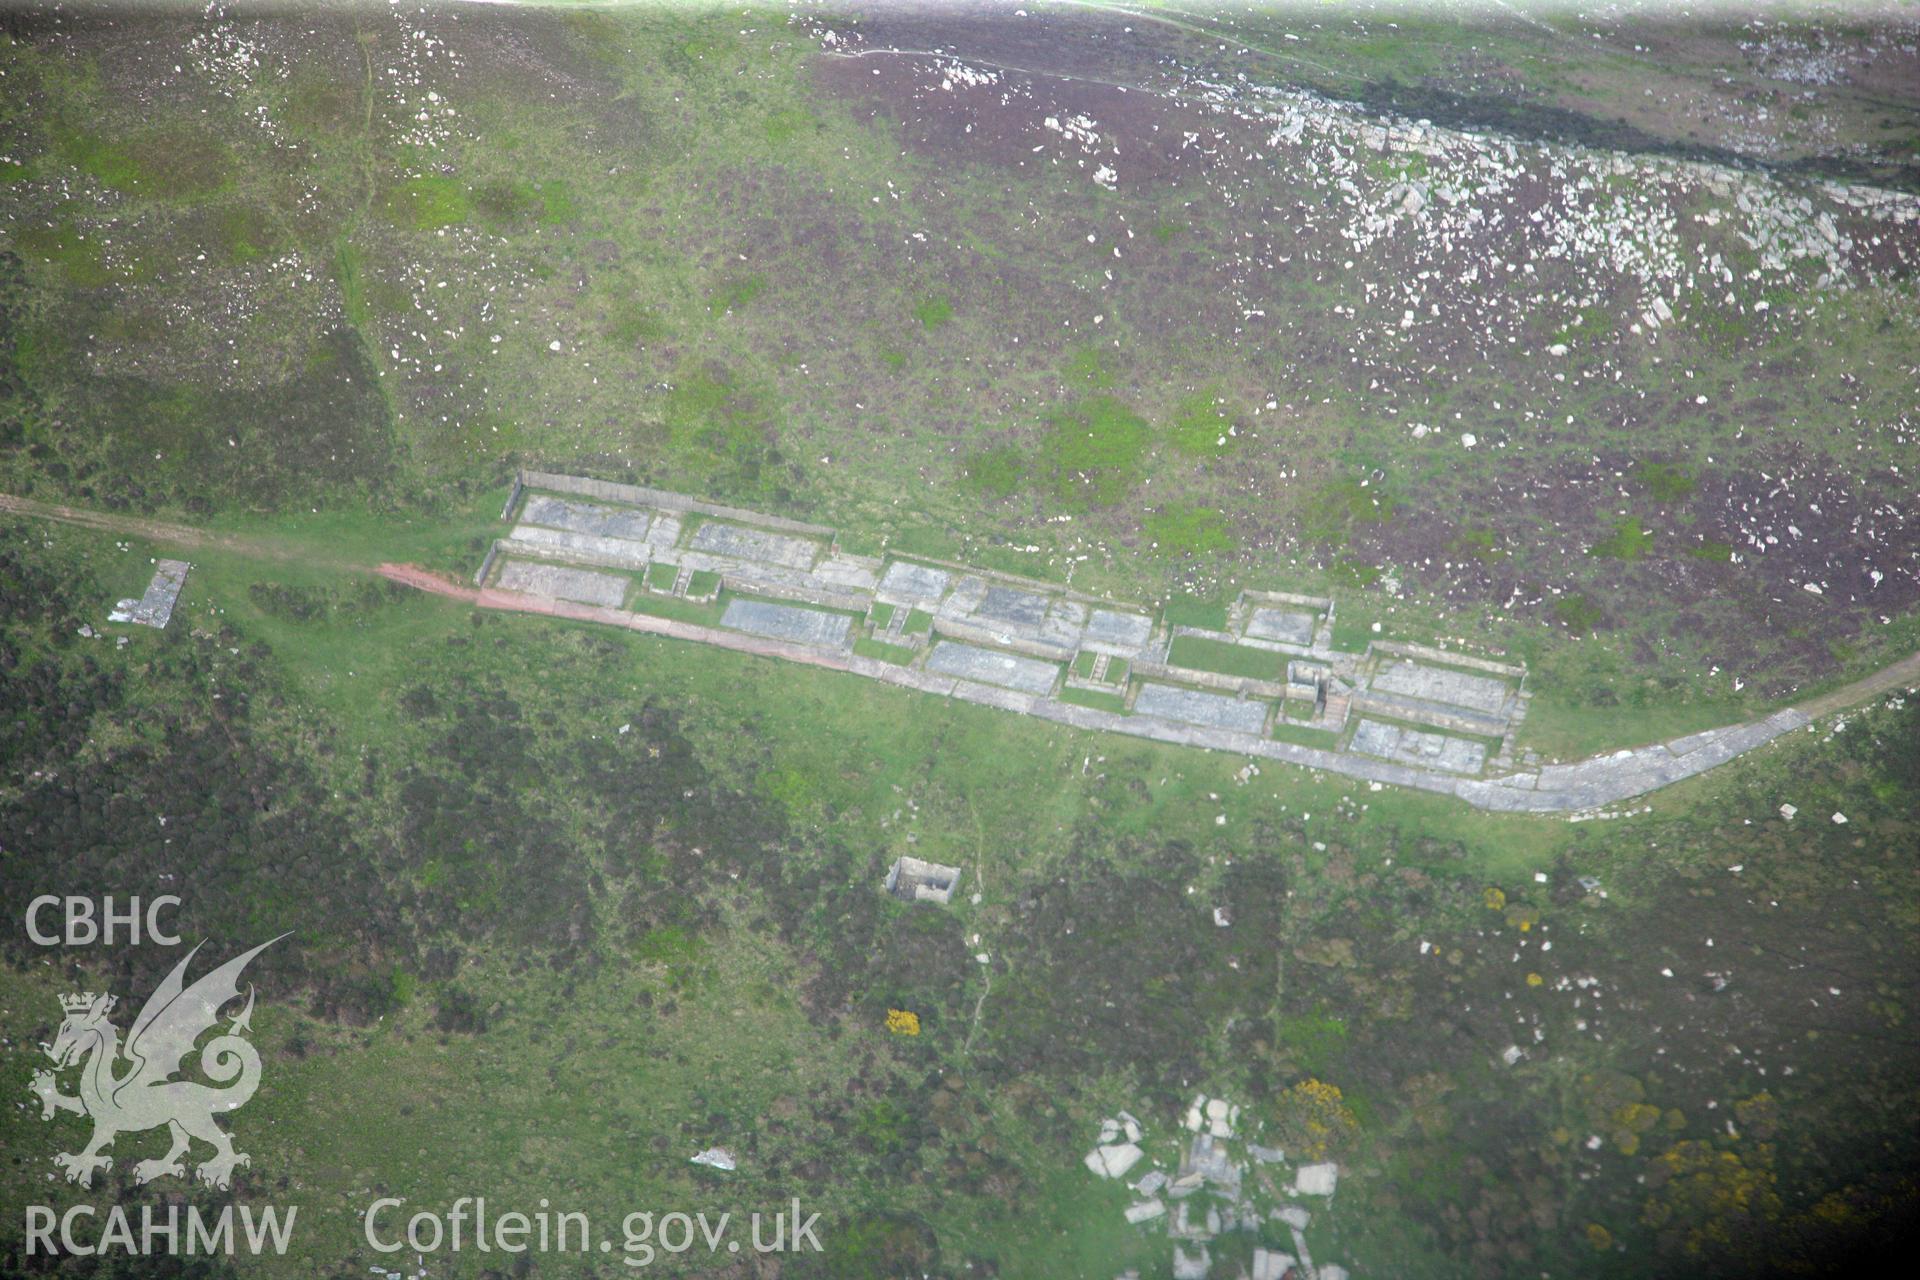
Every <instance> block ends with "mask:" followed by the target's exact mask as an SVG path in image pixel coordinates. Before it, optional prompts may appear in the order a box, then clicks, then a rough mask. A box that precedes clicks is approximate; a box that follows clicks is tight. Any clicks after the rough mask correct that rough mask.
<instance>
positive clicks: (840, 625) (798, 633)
mask: <svg viewBox="0 0 1920 1280" xmlns="http://www.w3.org/2000/svg"><path fill="white" fill-rule="evenodd" d="M720 625H721V626H723V627H729V628H731V629H733V630H735V631H744V632H746V633H747V634H748V635H755V636H765V637H767V638H768V639H769V640H786V641H789V642H791V643H793V644H805V645H812V646H814V647H816V648H821V649H844V648H846V647H847V645H848V643H849V641H848V637H849V636H850V635H851V634H852V631H853V619H852V618H849V617H848V616H847V615H846V614H844V613H828V612H827V611H826V610H824V609H803V608H801V607H799V606H798V605H791V604H773V603H771V602H770V601H766V600H730V601H728V602H727V609H726V612H725V613H723V614H721V615H720Z"/></svg>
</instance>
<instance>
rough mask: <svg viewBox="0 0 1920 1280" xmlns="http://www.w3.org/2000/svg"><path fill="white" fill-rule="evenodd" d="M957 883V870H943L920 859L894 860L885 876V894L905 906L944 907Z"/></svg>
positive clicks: (953, 868) (937, 865) (933, 863)
mask: <svg viewBox="0 0 1920 1280" xmlns="http://www.w3.org/2000/svg"><path fill="white" fill-rule="evenodd" d="M959 883H960V868H958V867H944V866H941V865H940V864H939V863H937V862H927V861H925V860H923V859H920V858H906V857H902V858H896V859H895V860H894V863H893V866H892V868H891V869H890V870H888V872H887V892H888V893H890V894H892V895H893V896H894V897H896V898H899V899H901V900H902V901H904V902H937V903H939V904H940V905H942V906H945V905H946V904H947V902H948V900H949V899H951V898H952V897H953V891H954V888H955V887H956V886H958V885H959Z"/></svg>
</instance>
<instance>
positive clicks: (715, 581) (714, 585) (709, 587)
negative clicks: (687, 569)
mask: <svg viewBox="0 0 1920 1280" xmlns="http://www.w3.org/2000/svg"><path fill="white" fill-rule="evenodd" d="M719 590H720V575H719V574H717V573H715V572H714V571H713V570H711V569H695V570H694V571H693V574H692V576H690V577H689V578H688V579H687V598H688V599H690V600H701V599H705V598H706V597H708V596H711V595H713V594H714V593H715V592H717V591H719Z"/></svg>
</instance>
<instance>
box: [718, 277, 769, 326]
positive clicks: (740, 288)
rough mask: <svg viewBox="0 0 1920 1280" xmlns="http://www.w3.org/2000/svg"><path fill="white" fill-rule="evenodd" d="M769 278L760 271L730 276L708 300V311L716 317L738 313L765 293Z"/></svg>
mask: <svg viewBox="0 0 1920 1280" xmlns="http://www.w3.org/2000/svg"><path fill="white" fill-rule="evenodd" d="M766 290H767V278H766V276H764V275H762V274H761V273H760V272H758V271H752V272H747V273H745V274H743V275H735V276H729V277H727V278H726V279H724V280H722V281H721V283H720V287H719V288H717V289H715V290H714V291H713V293H712V294H710V295H709V296H708V298H707V310H708V311H710V312H712V313H713V314H714V315H715V316H723V315H726V314H728V313H729V312H732V311H738V310H740V309H741V308H743V307H745V306H746V305H747V304H748V303H749V302H752V301H753V300H754V299H755V298H757V297H759V296H760V295H761V294H763V293H765V292H766Z"/></svg>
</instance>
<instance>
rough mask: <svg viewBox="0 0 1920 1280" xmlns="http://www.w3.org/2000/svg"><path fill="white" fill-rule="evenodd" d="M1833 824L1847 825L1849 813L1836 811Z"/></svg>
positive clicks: (1837, 825)
mask: <svg viewBox="0 0 1920 1280" xmlns="http://www.w3.org/2000/svg"><path fill="white" fill-rule="evenodd" d="M1833 825H1834V826H1836V827H1844V826H1846V825H1847V815H1846V814H1844V813H1836V814H1834V815H1833Z"/></svg>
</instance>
